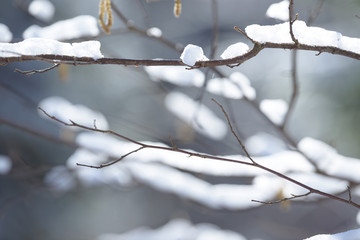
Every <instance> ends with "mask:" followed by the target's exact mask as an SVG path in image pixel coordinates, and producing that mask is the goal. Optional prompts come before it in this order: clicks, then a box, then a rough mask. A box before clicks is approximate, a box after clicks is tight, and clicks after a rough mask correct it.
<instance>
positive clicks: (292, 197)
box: [251, 191, 312, 204]
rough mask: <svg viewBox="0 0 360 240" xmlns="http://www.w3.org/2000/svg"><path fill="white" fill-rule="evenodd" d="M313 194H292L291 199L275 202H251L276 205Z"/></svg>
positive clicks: (309, 192)
mask: <svg viewBox="0 0 360 240" xmlns="http://www.w3.org/2000/svg"><path fill="white" fill-rule="evenodd" d="M311 193H312V192H311V191H308V192H307V193H304V194H300V195H295V194H291V197H286V198H282V199H279V200H275V201H260V200H251V201H252V202H257V203H262V204H276V203H282V202H285V201H289V200H294V199H296V198H303V197H306V196H308V195H310V194H311Z"/></svg>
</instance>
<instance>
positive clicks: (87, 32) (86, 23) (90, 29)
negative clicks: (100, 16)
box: [23, 15, 100, 41]
mask: <svg viewBox="0 0 360 240" xmlns="http://www.w3.org/2000/svg"><path fill="white" fill-rule="evenodd" d="M99 33H100V30H99V28H98V25H97V20H96V18H95V17H93V16H90V15H81V16H77V17H75V18H71V19H67V20H62V21H58V22H56V23H54V24H52V25H50V26H46V27H40V26H38V25H32V26H30V27H28V28H27V29H26V30H25V31H24V33H23V37H24V39H27V38H48V39H54V40H59V41H65V40H71V39H76V38H82V37H94V36H97V35H99Z"/></svg>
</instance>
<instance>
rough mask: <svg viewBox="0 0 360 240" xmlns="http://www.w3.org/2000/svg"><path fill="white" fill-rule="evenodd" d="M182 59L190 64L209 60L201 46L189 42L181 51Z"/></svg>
mask: <svg viewBox="0 0 360 240" xmlns="http://www.w3.org/2000/svg"><path fill="white" fill-rule="evenodd" d="M180 59H181V61H182V62H183V63H185V64H186V65H188V66H194V65H195V63H196V62H197V61H207V60H209V59H208V58H207V57H206V56H205V55H204V51H203V49H202V48H201V47H199V46H196V45H193V44H188V45H187V46H186V47H185V48H184V51H183V52H182V53H181V56H180Z"/></svg>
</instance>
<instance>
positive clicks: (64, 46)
mask: <svg viewBox="0 0 360 240" xmlns="http://www.w3.org/2000/svg"><path fill="white" fill-rule="evenodd" d="M41 54H53V55H63V56H71V57H89V58H93V59H95V60H96V59H98V58H102V57H103V55H102V54H101V51H100V42H98V41H85V42H79V43H72V44H70V43H63V42H58V41H56V40H51V39H43V38H29V39H25V40H24V41H22V42H18V43H0V57H19V56H21V55H29V56H36V55H41Z"/></svg>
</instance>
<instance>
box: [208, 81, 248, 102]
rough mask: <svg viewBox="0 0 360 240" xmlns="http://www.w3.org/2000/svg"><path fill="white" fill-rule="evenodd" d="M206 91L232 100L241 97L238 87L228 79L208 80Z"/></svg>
mask: <svg viewBox="0 0 360 240" xmlns="http://www.w3.org/2000/svg"><path fill="white" fill-rule="evenodd" d="M206 91H208V92H209V93H212V94H216V95H220V96H223V97H226V98H232V99H241V98H242V97H243V93H242V91H241V89H240V87H239V86H237V85H236V84H235V83H234V82H233V81H230V79H228V78H212V79H209V80H208V82H207V85H206Z"/></svg>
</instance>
